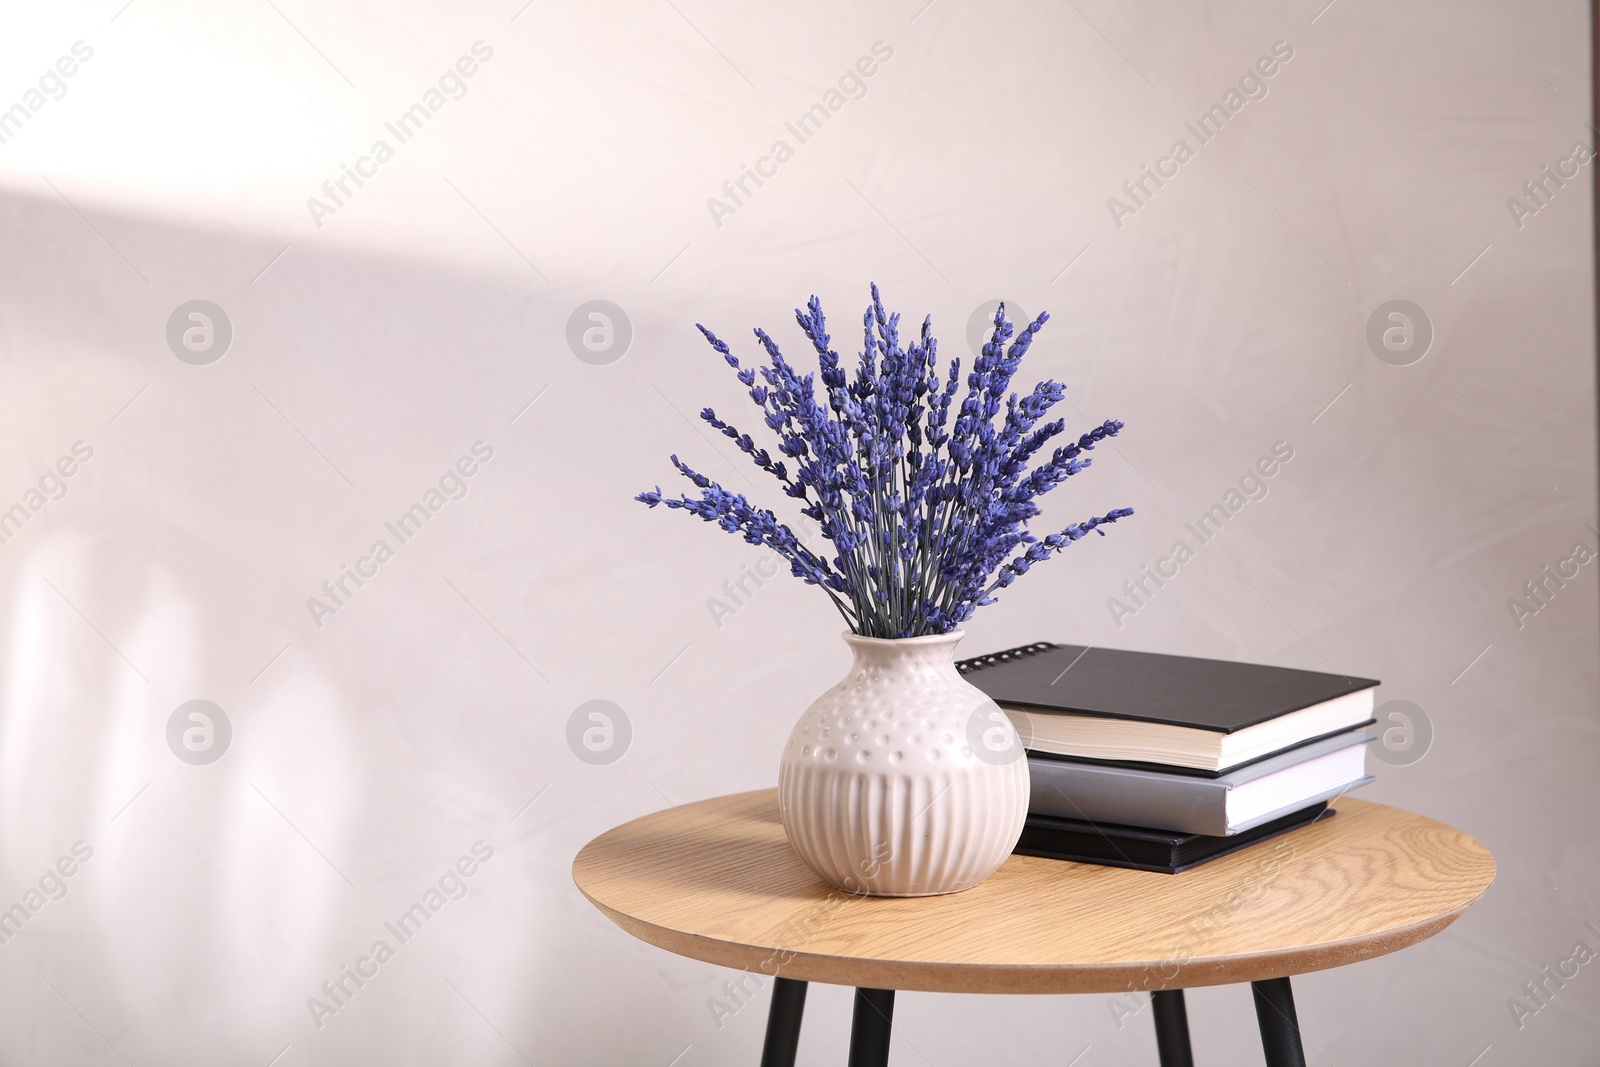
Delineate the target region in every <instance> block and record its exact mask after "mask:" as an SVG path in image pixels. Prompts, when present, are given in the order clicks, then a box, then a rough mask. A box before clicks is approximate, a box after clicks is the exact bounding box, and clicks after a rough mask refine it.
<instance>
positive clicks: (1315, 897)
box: [572, 789, 1495, 993]
mask: <svg viewBox="0 0 1600 1067" xmlns="http://www.w3.org/2000/svg"><path fill="white" fill-rule="evenodd" d="M1494 873H1495V864H1494V858H1493V857H1492V856H1491V855H1490V854H1489V850H1488V849H1486V848H1484V846H1483V845H1481V844H1479V843H1478V842H1477V841H1476V840H1474V839H1473V838H1471V837H1469V836H1467V835H1466V834H1464V833H1462V832H1461V831H1459V830H1455V829H1452V828H1451V827H1449V826H1446V825H1444V824H1443V823H1439V822H1435V821H1434V820H1432V819H1429V818H1425V817H1424V816H1421V815H1414V814H1412V813H1410V812H1406V811H1401V810H1399V809H1398V808H1391V807H1386V806H1384V805H1382V804H1371V803H1366V802H1363V801H1359V800H1352V799H1350V798H1344V799H1341V800H1340V801H1339V802H1338V814H1337V815H1336V816H1332V817H1330V818H1326V819H1323V820H1321V821H1319V822H1316V823H1313V824H1312V825H1310V826H1307V827H1304V828H1302V829H1299V830H1295V831H1292V832H1291V833H1289V834H1285V835H1283V836H1282V837H1278V838H1274V839H1272V840H1269V841H1263V842H1261V843H1260V844H1257V845H1254V846H1251V847H1250V848H1246V849H1243V850H1241V851H1240V852H1237V853H1234V854H1233V855H1230V856H1225V857H1223V858H1221V859H1218V860H1213V861H1212V862H1210V863H1206V864H1203V865H1201V866H1199V867H1196V868H1194V869H1193V870H1190V871H1186V872H1184V873H1182V874H1177V875H1169V874H1154V873H1149V872H1145V871H1130V870H1122V869H1119V868H1115V867H1097V866H1091V865H1088V864H1080V863H1067V862H1063V861H1061V860H1049V859H1040V858H1037V857H1031V856H1012V857H1011V858H1010V859H1008V860H1007V861H1006V863H1005V865H1004V866H1002V867H1001V868H1000V870H999V871H998V872H996V873H995V874H994V876H993V877H991V878H990V879H989V880H988V881H986V882H984V883H983V884H981V885H979V886H977V887H976V888H974V889H969V890H967V891H966V892H964V893H956V894H952V895H950V896H941V897H920V898H910V899H905V898H902V899H883V898H872V897H858V896H853V895H851V894H849V893H846V892H844V891H842V890H838V889H834V888H832V887H830V886H829V885H828V884H827V883H825V882H823V881H822V880H821V879H820V878H818V877H817V876H816V875H815V874H813V873H812V872H811V870H810V868H808V867H806V865H805V864H804V863H803V862H801V860H800V858H799V856H797V855H796V854H795V853H794V851H793V849H791V848H790V847H789V843H788V840H787V839H786V838H785V837H784V833H783V826H782V825H781V824H780V823H779V821H778V802H777V791H776V790H773V789H766V790H760V791H758V792H754V793H740V794H736V795H733V796H725V797H717V798H715V799H712V800H704V801H700V802H698V803H693V804H685V805H683V806H681V807H676V808H671V809H668V810H666V811H660V812H656V813H655V814H653V815H646V816H644V817H643V818H640V819H635V820H634V821H632V822H629V823H625V824H623V825H622V826H618V827H617V828H615V829H613V830H610V831H608V832H606V833H604V834H602V835H600V836H599V837H597V838H595V839H594V840H593V841H591V842H589V844H588V845H586V846H584V848H583V850H582V851H581V852H579V853H578V856H577V858H576V859H575V860H574V861H573V864H572V874H573V879H574V881H576V882H577V884H578V888H579V889H580V890H582V892H583V894H584V895H585V896H586V897H588V898H589V900H590V901H591V902H592V903H593V904H594V905H595V906H596V907H598V908H599V909H600V910H601V911H602V912H604V913H605V914H606V915H607V916H608V917H609V918H610V919H611V920H612V921H613V922H615V923H616V924H617V925H618V926H620V927H622V928H623V929H624V930H626V931H627V932H628V933H630V934H633V935H634V936H635V937H638V938H640V939H642V940H644V941H647V942H649V943H650V944H652V945H657V946H659V947H661V948H664V949H667V950H668V951H670V952H675V953H678V954H679V955H682V956H689V957H692V958H694V959H698V960H704V961H706V962H708V963H715V964H720V965H722V966H725V967H734V968H740V969H745V970H750V971H754V972H758V973H761V974H763V975H774V974H778V975H782V976H784V977H787V978H795V979H802V980H806V981H813V982H829V983H833V984H837V985H855V986H870V987H875V988H880V989H911V990H927V991H934V992H962V993H1093V992H1121V991H1126V990H1141V989H1178V988H1183V987H1188V986H1203V985H1218V984H1222V983H1228V982H1246V981H1254V980H1257V979H1261V978H1275V977H1280V976H1283V975H1294V974H1302V973H1304V972H1306V971H1315V970H1321V969H1323V968H1327V967H1337V966H1340V965H1342V964H1346V963H1354V962H1357V961H1359V960H1365V959H1370V958H1372V957H1374V956H1381V955H1383V954H1385V953H1388V952H1394V951H1395V950H1397V949H1401V948H1404V947H1406V946H1407V945H1411V944H1415V943H1416V942H1418V941H1421V940H1422V939H1424V938H1426V937H1431V936H1432V935H1434V934H1436V933H1438V932H1439V931H1440V930H1442V929H1444V928H1445V927H1446V926H1448V925H1450V923H1451V922H1452V921H1454V920H1455V918H1456V917H1457V916H1459V915H1460V914H1461V913H1462V912H1463V911H1465V910H1466V909H1467V908H1468V907H1469V906H1471V904H1472V903H1473V902H1474V901H1476V900H1477V899H1478V897H1479V896H1481V895H1482V894H1483V892H1484V890H1485V889H1487V888H1488V887H1489V883H1490V882H1491V881H1493V879H1494Z"/></svg>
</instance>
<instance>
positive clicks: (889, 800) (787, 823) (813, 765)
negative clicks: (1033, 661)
mask: <svg viewBox="0 0 1600 1067" xmlns="http://www.w3.org/2000/svg"><path fill="white" fill-rule="evenodd" d="M961 637H962V633H961V631H959V630H957V631H956V632H954V633H949V634H936V635H933V636H930V637H909V638H901V639H897V640H884V639H880V638H873V637H858V636H856V635H855V634H851V633H846V634H845V635H844V639H845V641H846V642H847V643H848V644H849V645H850V650H851V652H852V653H854V655H855V663H854V664H853V665H852V666H851V668H850V673H849V674H847V675H846V676H845V678H844V680H843V681H841V682H839V684H837V685H835V686H834V687H833V688H832V689H829V690H828V691H827V692H826V693H823V694H822V695H821V696H820V697H818V698H817V699H816V701H815V702H814V703H813V704H812V705H811V706H810V707H809V708H807V709H806V712H805V714H804V715H802V716H801V717H800V721H799V722H798V723H796V724H795V728H794V732H793V733H792V734H790V735H789V743H788V745H787V746H786V747H785V748H784V751H783V761H782V764H781V765H780V767H779V771H778V806H779V810H780V812H781V813H782V817H783V828H784V832H785V833H787V834H788V836H789V841H790V843H791V844H793V845H794V849H795V851H796V852H798V853H799V854H800V856H801V858H802V859H804V860H805V861H806V863H807V864H809V865H810V866H811V868H812V869H813V870H815V871H816V872H817V873H818V874H820V875H821V876H822V877H823V878H825V879H827V881H828V882H830V883H832V884H833V885H835V886H837V887H838V888H840V889H843V890H846V891H847V892H850V893H859V894H865V895H871V896H886V897H917V896H932V895H935V894H939V893H955V892H959V891H960V890H963V889H968V888H971V887H972V886H975V885H977V884H978V883H979V882H981V881H983V880H984V879H985V878H987V877H989V875H991V874H993V873H994V872H995V870H996V869H998V868H999V866H1000V864H1002V863H1004V862H1005V858H1006V857H1007V856H1009V855H1010V854H1011V849H1012V848H1013V847H1014V846H1015V845H1016V843H1017V838H1018V837H1020V836H1021V834H1022V824H1023V820H1024V819H1026V817H1027V814H1028V761H1027V759H1026V758H1024V753H1023V749H1022V743H1021V741H1020V740H1019V739H1018V737H1017V734H1016V730H1015V729H1014V728H1013V727H1012V726H1011V723H1010V721H1009V720H1008V719H1007V718H1006V716H1005V714H1004V713H1003V712H1001V711H1000V709H999V707H998V706H996V705H995V703H994V701H992V700H990V699H989V698H988V697H986V696H984V694H983V693H982V692H981V691H980V690H979V689H978V688H977V687H976V686H974V685H973V684H972V683H970V682H968V681H967V680H966V679H965V678H963V677H962V676H961V674H960V672H958V671H957V670H956V667H955V649H956V645H957V643H959V642H960V640H961Z"/></svg>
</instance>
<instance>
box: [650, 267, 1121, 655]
mask: <svg viewBox="0 0 1600 1067" xmlns="http://www.w3.org/2000/svg"><path fill="white" fill-rule="evenodd" d="M1049 318H1050V317H1049V315H1045V314H1042V315H1040V316H1039V317H1038V318H1037V319H1035V320H1034V321H1033V322H1031V323H1029V324H1028V325H1027V326H1025V327H1024V328H1023V330H1022V332H1021V333H1020V334H1017V335H1016V336H1015V340H1013V339H1012V338H1013V328H1012V324H1011V323H1010V322H1009V321H1008V320H1007V319H1006V317H1005V305H1004V304H1002V305H1001V306H1000V307H999V309H998V310H996V312H995V316H994V329H993V332H992V333H991V335H990V338H989V342H988V343H987V344H985V345H984V346H983V349H982V351H981V352H980V353H979V355H978V358H977V359H976V360H975V361H974V362H973V364H972V367H971V368H970V370H968V372H967V374H966V377H965V384H966V392H965V393H964V394H963V395H962V396H961V397H960V399H959V403H958V402H957V396H956V394H957V393H958V392H959V391H960V386H961V384H962V382H963V378H962V374H961V361H960V360H959V359H954V360H951V362H950V365H949V369H948V371H947V372H946V373H945V374H944V375H942V376H941V375H940V373H939V366H938V341H937V340H936V339H935V338H934V336H933V327H932V322H931V320H929V319H924V320H923V322H922V325H921V328H920V330H919V331H918V334H917V337H916V340H914V341H910V342H909V343H907V342H903V341H902V339H901V336H900V316H899V315H898V314H891V313H889V312H887V311H886V310H885V309H884V306H883V300H882V298H881V296H880V294H879V292H878V287H877V286H876V285H874V286H873V287H872V303H871V305H870V306H869V307H868V308H867V310H866V313H865V314H864V315H863V316H862V320H861V325H862V350H861V352H860V354H859V356H858V359H857V362H856V369H855V374H854V376H853V377H852V376H851V375H850V374H849V373H848V372H847V371H846V370H845V369H844V367H843V366H842V365H841V360H840V357H839V354H838V353H837V352H836V351H834V349H833V347H832V343H833V342H832V338H831V337H830V336H829V334H828V327H827V321H826V319H825V318H824V316H823V313H822V305H821V303H820V302H819V301H818V300H817V298H816V297H814V296H813V297H812V298H811V300H810V301H809V303H808V304H807V305H806V308H805V310H799V309H796V311H795V319H796V321H797V322H798V323H799V324H800V329H801V331H802V332H803V333H804V334H805V336H806V338H807V339H808V340H809V341H810V342H811V345H812V347H813V348H814V349H816V353H817V365H818V373H817V374H816V375H813V374H805V375H802V374H800V373H799V372H798V371H796V370H795V368H794V367H793V366H792V365H791V364H790V363H789V362H788V360H787V359H785V358H784V356H783V354H782V352H780V351H779V349H778V345H777V342H775V341H773V339H772V338H771V337H770V336H768V335H767V333H766V332H765V331H763V330H759V329H758V330H756V331H755V336H756V340H757V341H758V342H759V343H760V345H761V347H762V349H763V351H764V352H765V353H766V357H767V362H766V363H764V364H761V365H759V366H758V367H745V366H743V365H742V364H741V363H740V362H739V359H738V357H737V356H735V355H734V354H733V352H732V350H731V349H729V347H728V345H727V344H726V343H724V342H723V341H722V340H721V339H719V338H718V337H717V336H716V335H715V334H713V333H712V332H711V331H710V330H708V329H706V328H705V327H704V326H701V327H700V332H701V333H703V334H704V335H705V337H706V340H707V341H708V342H709V343H710V344H711V347H712V349H713V350H714V351H716V352H717V353H718V354H719V355H720V356H722V358H723V359H724V360H725V361H726V362H727V364H728V365H729V366H730V367H732V368H733V371H734V374H735V375H736V376H737V377H738V379H739V382H740V384H742V385H743V386H744V387H745V389H746V390H747V391H748V393H749V395H750V399H751V401H752V402H753V403H754V404H755V405H756V407H757V408H758V409H760V411H761V419H762V422H763V423H764V424H765V425H766V427H767V429H768V430H769V431H770V432H771V433H772V434H774V435H776V437H777V448H776V450H775V451H776V454H777V455H780V456H782V457H783V458H782V459H776V458H774V452H773V451H769V450H768V449H767V448H764V447H762V446H760V445H758V444H757V443H756V441H755V439H754V438H753V437H751V436H750V435H749V434H748V433H745V432H743V431H741V430H739V429H738V428H737V427H735V426H733V425H732V424H730V423H728V422H726V421H724V420H723V419H722V418H721V417H720V416H718V415H717V413H716V412H715V411H713V410H712V409H711V408H706V409H704V410H703V411H702V412H701V413H700V417H701V418H702V419H703V420H705V422H706V423H707V424H708V425H710V426H711V427H712V428H713V429H715V430H716V431H717V432H719V433H721V434H723V435H724V436H725V437H727V438H728V439H729V440H731V441H732V442H733V443H734V445H735V446H736V447H737V448H738V449H739V451H741V452H743V453H744V454H745V455H747V456H748V457H750V461H751V462H752V463H754V464H755V465H756V466H757V467H759V468H760V469H761V470H763V471H765V472H767V473H768V474H770V475H772V476H773V477H774V478H776V479H777V480H778V482H779V483H780V484H781V485H782V486H783V490H784V493H785V494H786V495H787V496H789V497H791V498H793V499H795V500H797V501H799V508H800V512H801V514H803V515H805V516H806V517H808V518H810V519H812V520H813V521H815V522H816V523H817V524H818V526H819V529H820V535H821V536H822V538H824V539H825V540H826V541H827V542H828V543H829V545H830V546H831V554H830V553H828V552H819V551H814V550H813V549H812V548H810V547H808V546H807V545H806V544H805V543H804V542H802V541H801V540H800V538H799V537H797V536H796V535H795V533H794V531H793V530H792V529H791V528H790V527H789V526H787V525H786V524H784V523H782V522H780V521H779V520H778V518H777V516H776V515H774V514H773V513H772V512H771V511H767V510H765V509H761V508H757V507H755V506H754V505H752V504H751V503H750V502H749V501H748V500H747V499H745V497H744V496H743V495H742V494H739V493H731V492H729V491H728V490H726V489H724V488H723V487H722V486H721V485H719V484H717V483H716V482H715V481H712V480H711V479H710V478H708V477H706V476H705V475H703V474H701V473H699V472H698V471H695V470H693V469H692V468H690V467H689V466H687V465H686V464H684V463H683V462H682V461H681V460H679V459H678V457H677V456H673V457H672V465H673V466H674V467H675V468H677V470H678V472H679V473H680V474H682V475H683V476H684V478H686V479H687V480H688V481H689V483H690V484H691V485H693V486H694V487H695V489H697V490H698V491H699V495H698V496H691V495H682V496H678V497H672V496H669V495H667V494H664V493H663V492H662V491H661V489H660V488H659V487H657V488H655V489H652V490H647V491H646V492H643V493H640V494H639V495H638V497H637V498H636V499H638V500H639V501H641V502H643V503H645V504H647V505H649V506H650V507H656V506H658V505H664V506H665V507H667V508H669V509H674V510H681V511H686V512H688V513H689V514H691V515H696V516H699V517H700V518H701V519H702V520H704V521H706V522H711V523H715V524H716V525H717V526H719V527H721V528H722V529H724V530H726V531H728V532H729V533H736V534H739V535H740V536H741V537H743V538H744V539H745V540H746V541H747V542H749V543H750V544H753V545H761V546H763V547H766V548H769V549H772V550H773V551H775V552H777V553H778V554H779V555H780V556H782V557H783V558H784V559H786V560H788V561H789V569H790V571H791V573H793V574H794V575H795V577H797V578H800V579H801V580H803V581H805V582H806V583H808V584H810V585H817V586H820V587H821V588H822V590H823V591H824V592H825V593H827V595H828V597H829V598H830V599H831V600H832V601H833V603H834V606H835V607H836V608H838V610H839V613H840V614H841V615H843V616H844V619H845V621H846V622H847V623H849V625H850V629H851V630H853V631H854V632H856V633H858V634H862V635H865V636H868V637H918V636H922V635H924V634H935V633H946V632H948V631H950V630H953V629H955V628H956V627H958V626H960V625H961V624H962V623H963V622H965V621H966V620H967V619H969V618H971V617H972V613H973V612H974V611H975V610H976V609H977V608H979V607H981V606H982V605H985V604H992V603H993V602H994V593H995V592H996V591H998V590H1000V589H1004V588H1007V587H1008V586H1010V585H1011V583H1013V582H1015V581H1016V580H1017V579H1018V578H1019V577H1021V576H1022V575H1024V574H1026V573H1028V571H1029V570H1030V569H1032V567H1033V566H1034V565H1035V564H1038V563H1043V562H1044V561H1045V560H1047V559H1049V558H1051V557H1052V556H1054V555H1055V553H1057V552H1059V551H1061V550H1062V549H1064V548H1066V547H1067V546H1068V545H1070V544H1072V543H1073V542H1075V541H1078V540H1081V539H1082V538H1084V537H1086V536H1087V535H1088V534H1090V533H1091V532H1092V533H1096V534H1100V535H1101V536H1104V534H1105V530H1104V529H1102V527H1104V526H1107V525H1109V524H1111V523H1114V522H1116V521H1117V520H1119V519H1123V518H1126V517H1127V516H1129V515H1132V514H1133V509H1132V508H1114V509H1112V510H1111V511H1108V512H1106V513H1105V514H1104V515H1100V516H1098V517H1095V518H1090V519H1088V520H1086V521H1084V522H1081V523H1072V524H1070V525H1068V526H1067V527H1066V528H1065V529H1063V530H1061V531H1059V532H1057V533H1052V534H1048V535H1046V536H1045V537H1043V538H1040V537H1036V536H1034V535H1033V534H1032V533H1030V532H1029V531H1028V521H1029V520H1030V519H1033V518H1035V517H1037V516H1038V515H1039V514H1040V509H1039V505H1038V500H1039V498H1040V497H1042V496H1044V495H1045V494H1046V493H1048V492H1050V491H1051V490H1052V489H1054V488H1055V487H1056V486H1058V485H1060V484H1061V483H1062V482H1064V481H1066V480H1067V479H1068V478H1070V477H1072V476H1073V475H1075V474H1077V473H1079V472H1080V471H1083V470H1085V469H1087V468H1088V467H1089V465H1090V463H1091V462H1092V458H1091V457H1088V456H1085V455H1084V453H1086V452H1092V451H1093V450H1094V448H1095V446H1096V445H1097V444H1099V443H1100V442H1101V441H1104V440H1105V439H1107V438H1109V437H1115V436H1116V435H1117V434H1118V433H1120V432H1121V430H1122V423H1121V422H1118V421H1117V420H1115V419H1108V420H1106V421H1105V422H1103V423H1101V424H1100V425H1099V426H1096V427H1093V428H1092V429H1089V430H1087V431H1085V432H1084V433H1082V434H1080V435H1079V437H1078V439H1077V440H1076V441H1073V442H1071V443H1069V444H1066V445H1061V446H1057V447H1056V448H1055V449H1054V450H1053V451H1051V452H1050V453H1049V455H1048V457H1047V458H1044V459H1041V460H1038V461H1037V462H1034V459H1035V457H1036V456H1041V455H1043V453H1044V449H1045V447H1046V446H1047V445H1049V444H1050V442H1051V441H1053V440H1054V439H1055V438H1056V437H1058V436H1060V435H1061V434H1062V433H1064V432H1065V430H1066V422H1065V421H1064V420H1062V419H1055V420H1053V421H1049V422H1046V421H1045V417H1046V415H1048V414H1049V412H1050V410H1051V409H1052V408H1053V407H1054V406H1055V405H1056V404H1057V403H1058V402H1059V401H1060V400H1061V399H1062V398H1063V397H1064V396H1065V393H1066V390H1065V388H1064V387H1063V386H1061V385H1060V384H1059V383H1057V382H1054V381H1043V382H1040V383H1038V384H1037V385H1035V386H1034V387H1033V389H1032V390H1031V391H1029V392H1027V393H1026V394H1019V393H1016V392H1011V391H1010V388H1011V380H1012V378H1013V377H1015V375H1016V373H1017V370H1018V368H1019V367H1020V366H1021V363H1022V360H1023V357H1024V356H1026V355H1027V353H1028V349H1029V347H1030V346H1031V345H1032V344H1033V341H1034V338H1035V337H1036V336H1037V335H1038V333H1039V330H1040V329H1041V328H1042V327H1043V326H1044V324H1045V323H1046V322H1048V321H1049ZM758 377H759V379H760V380H759V381H758V380H757V379H758ZM819 377H820V379H821V385H822V393H821V395H820V397H819V395H818V392H817V380H818V378H819ZM952 409H954V419H953V420H952V418H951V412H952ZM1002 414H1003V417H1002ZM997 419H998V420H999V421H998V423H997V421H996V420H997ZM785 461H787V462H785ZM1030 463H1032V466H1030Z"/></svg>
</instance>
